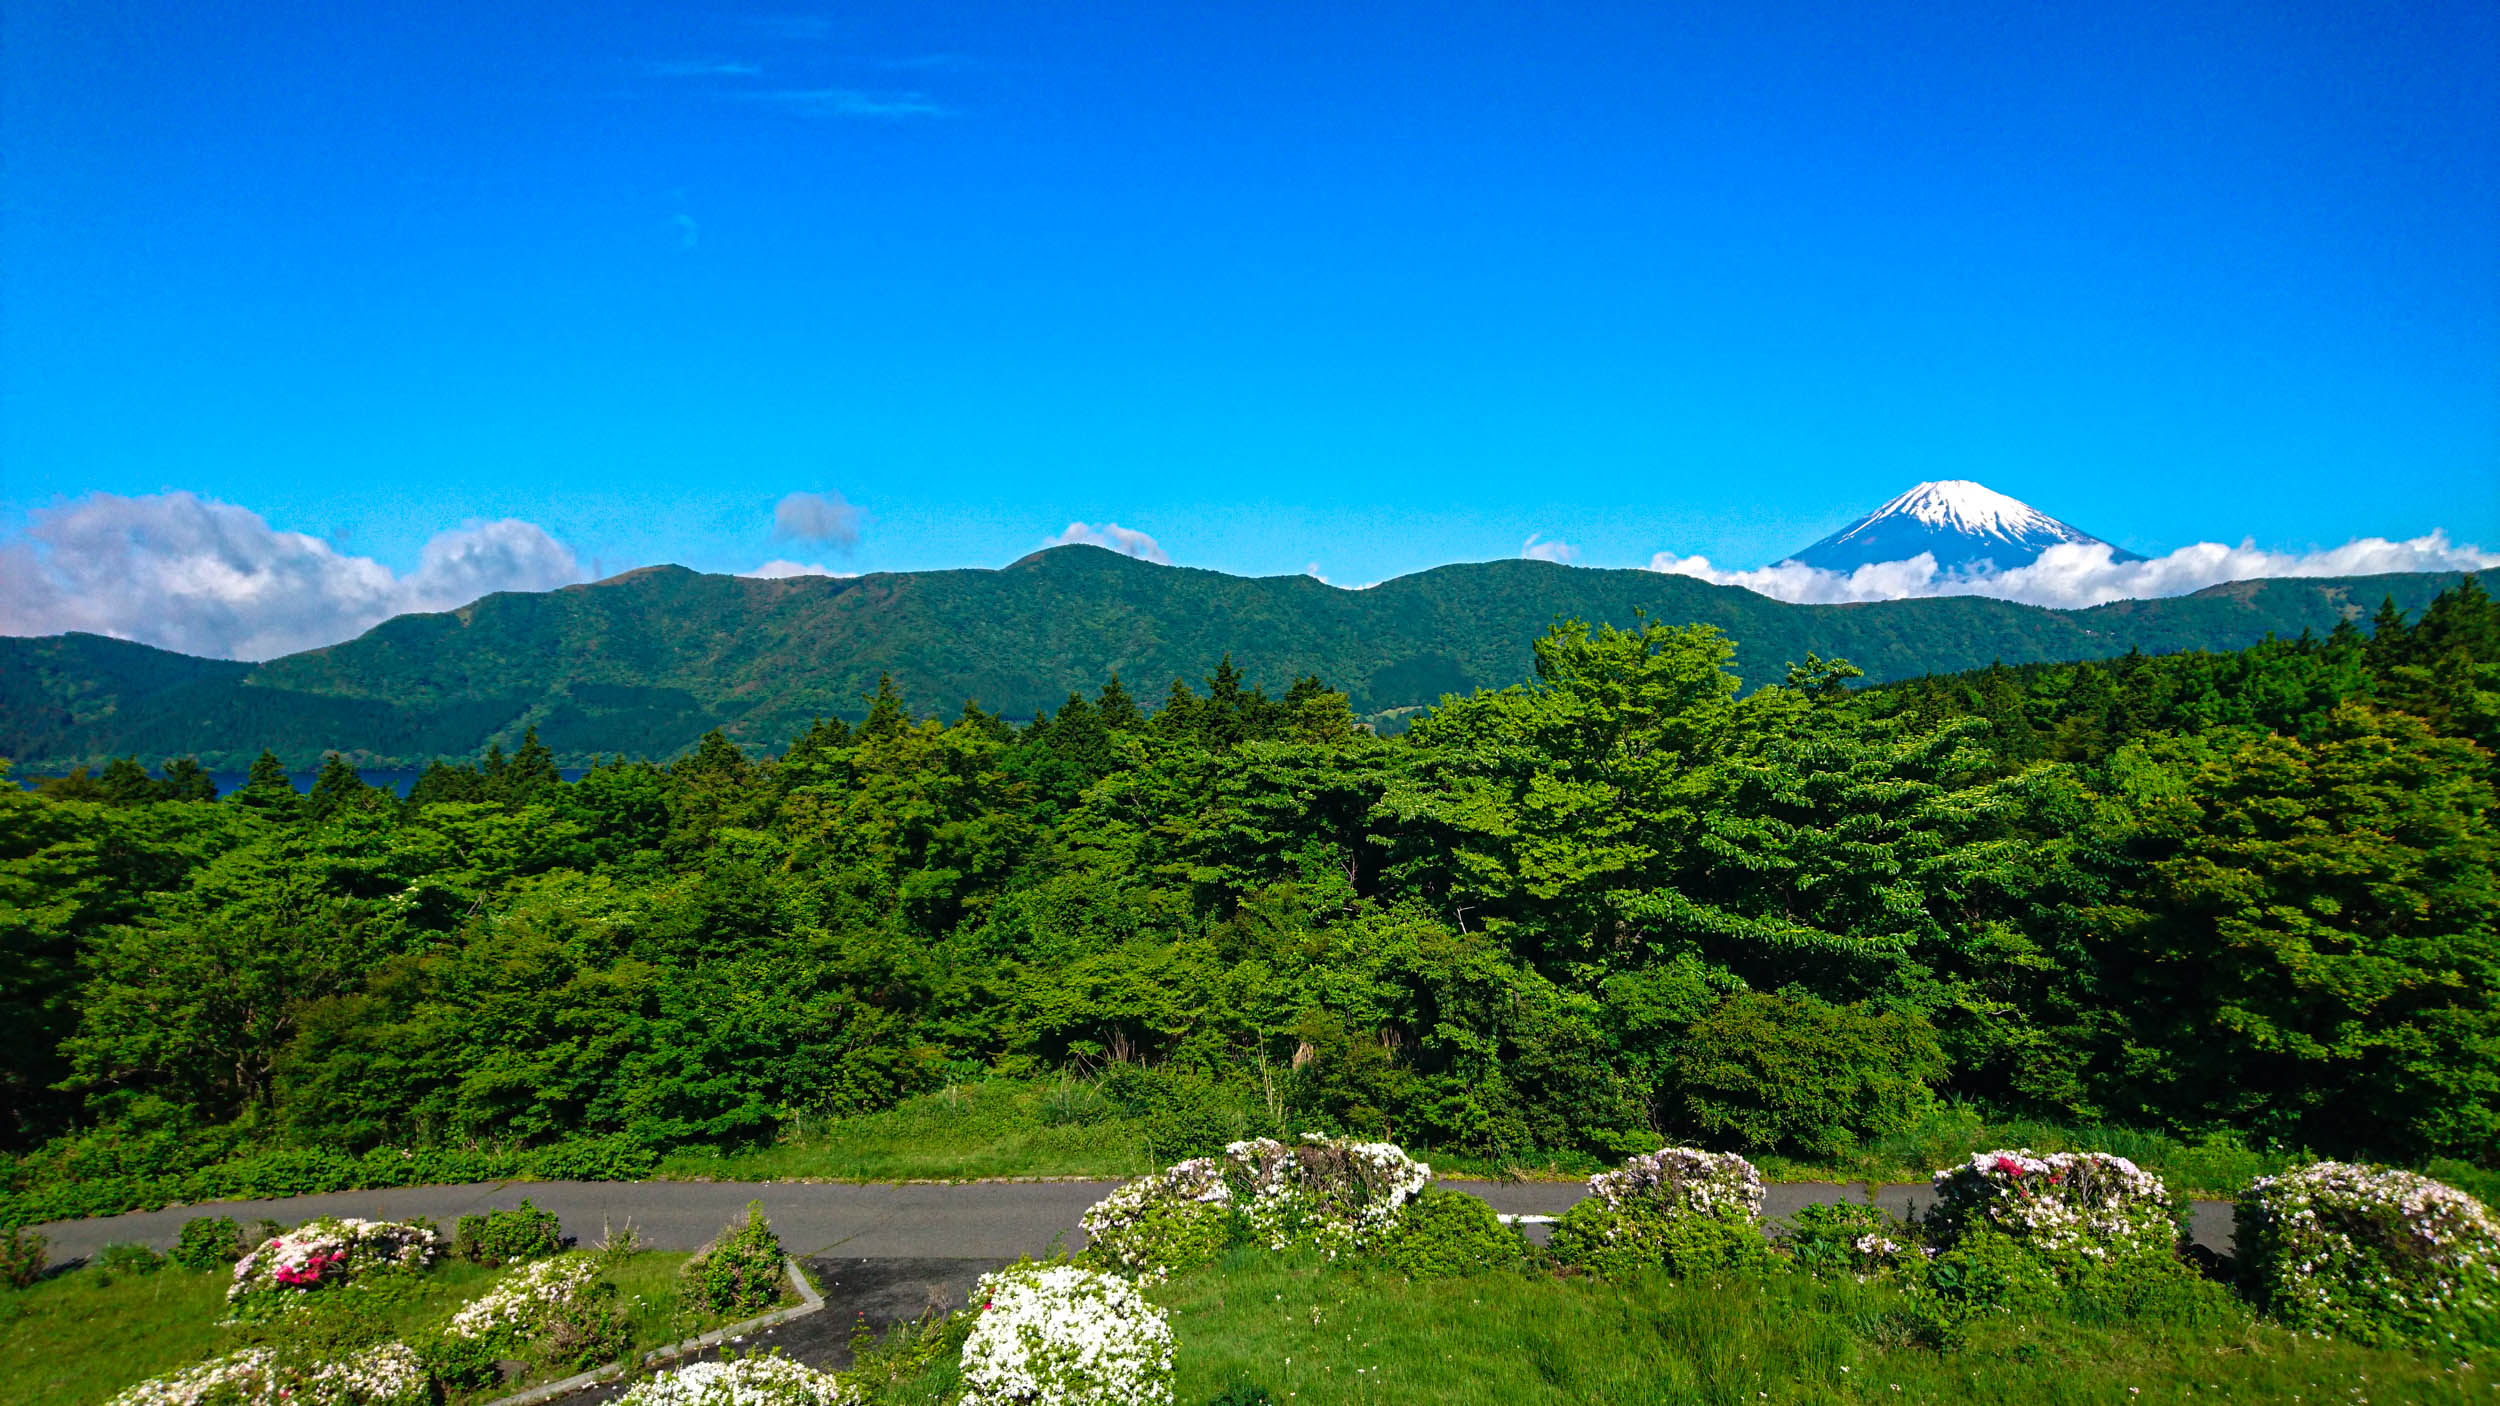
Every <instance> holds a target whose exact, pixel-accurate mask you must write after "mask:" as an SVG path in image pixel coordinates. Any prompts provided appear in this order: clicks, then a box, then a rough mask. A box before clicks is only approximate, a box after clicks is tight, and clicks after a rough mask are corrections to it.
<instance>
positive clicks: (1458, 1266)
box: [1379, 1186, 1528, 1279]
mask: <svg viewBox="0 0 2500 1406" xmlns="http://www.w3.org/2000/svg"><path fill="white" fill-rule="evenodd" d="M1527 1250H1528V1240H1527V1237H1526V1236H1524V1235H1522V1234H1520V1233H1519V1232H1518V1231H1517V1230H1515V1229H1513V1228H1511V1227H1510V1226H1507V1225H1504V1224H1502V1218H1501V1217H1500V1216H1498V1215H1496V1214H1494V1211H1493V1208H1492V1207H1491V1206H1488V1205H1486V1204H1484V1202H1482V1201H1480V1200H1478V1199H1476V1198H1475V1197H1473V1196H1470V1195H1468V1194H1467V1193H1465V1192H1463V1191H1447V1190H1444V1189H1442V1188H1440V1187H1437V1186H1428V1187H1425V1188H1424V1189H1423V1190H1422V1191H1419V1192H1417V1193H1416V1194H1415V1198H1414V1199H1413V1200H1411V1201H1409V1202H1407V1203H1406V1207H1405V1209H1403V1210H1402V1211H1400V1212H1399V1213H1398V1218H1397V1220H1396V1221H1394V1222H1392V1223H1391V1225H1390V1227H1389V1230H1388V1233H1387V1234H1386V1235H1384V1236H1383V1237H1382V1238H1381V1243H1380V1251H1379V1253H1380V1258H1381V1259H1382V1261H1384V1262H1385V1263H1387V1264H1388V1265H1389V1267H1390V1268H1392V1269H1395V1270H1397V1271H1399V1272H1400V1273H1403V1274H1408V1275H1412V1276H1413V1277H1415V1278H1417V1279H1444V1278H1448V1277H1450V1276H1453V1275H1460V1274H1482V1273H1485V1272H1486V1271H1488V1270H1494V1269H1501V1268H1505V1267H1507V1266H1510V1265H1515V1264H1517V1263H1519V1261H1520V1258H1521V1257H1522V1256H1523V1255H1525V1254H1526V1253H1527Z"/></svg>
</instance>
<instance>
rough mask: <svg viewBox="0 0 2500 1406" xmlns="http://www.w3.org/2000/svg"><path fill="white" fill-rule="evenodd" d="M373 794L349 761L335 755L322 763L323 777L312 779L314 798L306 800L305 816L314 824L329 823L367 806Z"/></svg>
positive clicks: (321, 775)
mask: <svg viewBox="0 0 2500 1406" xmlns="http://www.w3.org/2000/svg"><path fill="white" fill-rule="evenodd" d="M373 791H374V788H373V787H371V786H368V785H366V784H365V779H364V778H363V777H361V776H359V775H357V774H356V769H355V768H354V767H352V766H349V765H348V764H347V759H346V758H344V757H341V756H340V755H339V754H338V753H336V752H332V753H331V754H329V756H327V757H325V758H323V759H322V762H321V774H320V775H319V776H316V777H314V778H313V786H312V794H311V795H309V796H306V797H305V798H304V814H305V815H306V816H308V817H309V818H311V819H314V820H327V819H329V818H330V817H331V816H333V815H336V814H338V813H339V812H340V811H342V810H346V809H348V808H349V807H351V806H356V805H360V804H362V803H364V801H365V799H366V797H367V796H368V795H370V794H372V793H373Z"/></svg>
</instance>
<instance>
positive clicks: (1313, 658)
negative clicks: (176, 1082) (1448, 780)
mask: <svg viewBox="0 0 2500 1406" xmlns="http://www.w3.org/2000/svg"><path fill="white" fill-rule="evenodd" d="M2457 579H2458V578H2457V577H2456V576H2454V575H2442V574H2421V575H2402V576H2385V577H2367V578H2332V579H2313V580H2283V581H2256V582H2244V583H2239V584H2235V585H2230V586H2222V587H2216V588H2213V589H2211V590H2208V591H2204V592H2200V593H2198V594H2196V595H2193V596H2185V597H2178V598H2173V599H2167V600H2153V601H2128V602H2120V603H2117V604H2112V605H2107V606H2100V607H2095V608H2093V609H2089V610H2076V611H2055V610H2046V609H2041V608H2039V607H2034V606H2025V605H2016V604H2011V603H2008V602H2004V601H1996V600H1985V599H1978V598H1967V597H1965V598H1952V599H1945V598H1936V599H1926V600H1909V601H1895V602H1885V603H1880V604H1869V605H1846V606H1809V605H1790V604H1786V603H1783V602H1780V601H1776V600H1772V599H1769V598H1767V597H1764V596H1760V595H1756V594H1754V593H1752V592H1750V591H1744V590H1740V589H1736V588H1733V587H1724V586H1713V585H1710V584H1707V583H1705V582H1701V581H1697V580H1693V579H1690V578H1687V577H1680V576H1668V575H1662V574H1659V573H1655V572H1648V571H1634V570H1598V569H1590V568H1578V567H1565V566H1558V565H1554V564H1552V563H1547V562H1535V561H1497V562H1481V563H1472V564H1465V565H1456V566H1445V567H1439V568H1436V569H1434V570H1431V571H1425V572H1420V573H1417V574H1415V575H1412V576H1404V577H1399V578H1397V579H1395V580H1392V581H1386V582H1383V583H1381V584H1379V585H1377V586H1374V587H1371V588H1369V589H1367V590H1361V591H1346V590H1340V589H1338V588H1335V587H1332V586H1328V585H1325V584H1323V583H1321V582H1319V581H1316V580H1313V579H1311V578H1308V577H1303V576H1280V577H1262V578H1249V577H1239V576H1229V575H1225V574H1223V573H1221V572H1214V571H1204V570H1196V569H1192V568H1186V567H1168V566H1158V565H1154V564H1151V563H1147V562H1141V561H1136V560H1133V559H1131V558H1128V557H1123V556H1120V555H1118V554H1115V553H1112V552H1108V551H1104V550H1102V549H1100V548H1094V547H1062V548H1055V549H1052V550H1049V551H1045V552H1040V553H1036V554H1034V555H1033V556H1030V557H1027V558H1025V559H1023V560H1022V561H1019V562H1016V563H1014V564H1013V565H1010V566H1008V567H1006V568H1004V569H1002V570H997V571H988V570H956V571H929V572H895V573H879V574H874V575H868V576H861V577H853V578H828V577H797V578H788V579H782V580H759V579H754V578H747V577H735V576H717V575H705V574H701V573H697V572H693V571H688V570H686V569H684V568H681V567H652V568H647V569H644V570H640V571H635V572H629V573H627V574H625V575H622V576H618V577H614V578H611V579H609V580H606V581H602V582H598V583H596V584H592V585H585V586H574V587H567V588H564V589H562V590H557V591H550V592H545V593H536V594H524V593H510V594H501V595H493V596H488V597H486V598H484V599H482V600H479V601H477V602H474V603H473V604H471V605H468V606H466V607H463V608H462V609H460V610H456V611H450V612H445V613H441V614H431V615H404V616H400V617H397V618H395V619H391V620H388V621H385V622H383V623H382V624H380V625H378V626H376V627H374V628H373V629H372V630H370V631H368V632H366V633H365V634H364V635H362V636H360V637H358V638H357V639H354V640H350V641H347V642H345V643H342V644H338V645H334V646H331V647H329V648H325V649H317V650H310V651H306V652H304V653H301V654H295V655H290V656H287V657H285V658H282V659H276V660H271V661H269V662H267V663H265V664H260V665H257V666H253V665H245V664H236V663H231V662H227V661H218V660H201V659H193V658H190V657H188V656H184V655H179V654H172V653H169V652H166V651H162V650H153V649H149V648H147V647H146V646H141V645H133V644H128V643H125V642H120V641H110V640H103V639H99V638H96V637H93V636H56V637H50V638H44V639H0V680H5V683H0V755H5V756H9V757H11V758H13V759H15V760H16V762H17V763H18V764H19V765H20V766H21V767H23V768H29V769H35V770H48V769H55V768H59V767H64V766H69V765H76V764H95V763H100V762H101V761H103V760H104V759H106V758H108V757H111V756H118V755H128V754H137V755H139V756H141V757H144V758H148V759H150V760H154V759H157V758H161V757H167V756H176V755H192V756H196V757H198V758H199V759H200V760H201V761H202V762H203V763H205V764H206V765H208V766H210V767H212V768H217V769H226V768H239V767H240V766H242V765H243V764H244V763H246V762H248V761H249V760H250V759H251V758H252V757H253V756H255V755H256V754H257V753H258V752H260V751H261V750H262V749H264V748H267V749H270V750H273V751H274V752H276V753H277V754H278V755H279V757H280V758H282V759H283V760H284V761H286V762H287V763H288V764H289V765H293V766H308V765H311V764H313V763H315V762H317V761H318V760H319V758H320V757H321V755H322V754H323V753H325V752H328V751H338V752H341V753H343V754H345V755H346V756H348V757H349V758H350V759H351V760H353V761H356V762H357V763H359V764H363V765H395V764H418V763H422V762H423V761H425V760H427V759H430V758H432V757H435V756H453V757H468V756H476V755H478V754H480V753H482V752H483V751H484V750H485V749H486V748H487V746H488V745H489V744H490V743H500V744H502V745H503V746H505V747H507V748H510V747H512V746H514V745H517V743H518V742H519V740H520V737H521V735H522V734H523V732H524V731H525V730H526V729H528V728H530V727H533V726H534V727H536V728H537V730H538V733H539V736H540V737H541V739H543V740H544V741H545V742H546V744H547V745H548V746H550V747H551V748H553V749H554V751H555V752H556V754H557V756H558V757H559V758H560V759H562V760H565V761H567V762H572V761H582V760H587V759H588V758H590V757H591V756H593V755H596V754H608V753H618V752H622V753H627V754H631V755H643V756H655V757H666V756H673V755H676V754H677V753H680V752H682V751H684V750H685V749H686V748H688V747H690V746H691V745H692V744H693V743H694V741H695V739H696V738H698V737H699V736H701V735H702V733H703V732H704V731H705V730H707V729H709V728H712V727H715V726H717V727H720V728H721V729H723V731H724V732H725V733H726V734H727V735H728V736H729V737H730V738H731V739H732V740H734V741H738V742H740V743H743V744H745V745H748V746H760V747H779V746H781V745H783V744H785V743H786V742H788V741H789V739H791V738H793V737H795V736H797V735H798V734H799V733H800V732H801V731H803V730H804V729H805V727H806V726H807V724H808V722H809V720H810V719H811V718H814V717H817V716H846V717H850V718H854V719H856V718H858V717H859V716H861V709H862V706H863V704H862V701H861V700H862V699H863V698H864V696H865V695H867V694H868V693H870V692H872V691H873V690H874V689H875V687H876V683H877V680H878V678H879V677H880V676H881V675H889V674H890V675H891V676H892V677H893V678H894V679H895V680H896V682H897V684H898V686H899V687H900V688H901V689H902V691H903V692H904V694H905V695H906V696H908V697H912V698H916V699H923V700H932V699H956V700H962V699H967V698H969V699H978V700H979V701H980V702H981V704H982V705H983V706H984V707H985V708H987V709H989V710H990V711H992V712H996V713H1000V714H1003V715H1005V716H1008V717H1019V718H1020V717H1029V716H1031V715H1033V714H1034V713H1035V712H1037V711H1040V710H1043V709H1047V708H1050V707H1054V706H1056V704H1057V702H1058V701H1059V700H1060V699H1062V698H1064V697H1066V696H1067V694H1068V693H1070V692H1072V691H1078V690H1091V689H1095V688H1098V687H1100V686H1101V684H1102V683H1103V682H1105V681H1106V680H1108V679H1109V678H1110V677H1111V676H1112V675H1114V674H1117V675H1119V676H1120V677H1121V678H1122V679H1123V680H1124V681H1125V682H1126V683H1127V684H1129V685H1130V687H1131V688H1132V689H1133V690H1134V691H1135V692H1136V693H1137V694H1138V695H1139V696H1141V697H1143V698H1147V699H1149V700H1151V699H1154V698H1159V697H1160V696H1161V695H1162V693H1163V691H1164V689H1165V687H1166V685H1168V683H1169V682H1170V681H1171V680H1172V679H1174V678H1177V677H1183V676H1187V677H1192V678H1194V677H1197V676H1198V675H1199V674H1201V673H1203V672H1204V670H1205V668H1206V667H1207V661H1209V660H1211V659H1215V658H1218V657H1221V656H1222V655H1224V654H1226V653H1229V654H1230V655H1231V656H1232V658H1233V659H1234V661H1235V663H1236V664H1237V665H1238V666H1239V667H1240V668H1241V670H1242V672H1243V674H1244V676H1245V677H1246V678H1247V679H1248V680H1249V681H1250V682H1251V683H1252V684H1253V685H1257V686H1263V687H1266V688H1268V689H1269V690H1270V691H1277V690H1281V689H1282V687H1283V686H1284V685H1285V684H1286V683H1288V682H1289V681H1290V680H1292V679H1294V678H1298V677H1301V676H1303V675H1306V674H1316V675H1319V676H1320V677H1322V678H1325V679H1328V680H1329V681H1330V682H1331V684H1332V685H1333V686H1336V687H1339V688H1343V689H1344V690H1346V692H1347V693H1348V695H1349V697H1350V699H1351V700H1352V705H1353V707H1354V709H1355V711H1356V712H1357V713H1358V714H1361V715H1366V716H1373V717H1395V716H1398V715H1400V714H1401V713H1403V712H1405V711H1411V710H1413V709H1416V708H1419V707H1422V706H1425V705H1428V704H1430V703H1432V702H1433V701H1434V700H1436V699H1437V698H1439V697H1440V696H1442V695H1443V694H1446V693H1460V692H1465V691H1467V690H1469V689H1471V688H1475V687H1499V686H1502V685H1505V684H1509V683H1514V682H1517V681H1519V680H1521V679H1524V678H1526V677H1527V676H1528V673H1529V670H1530V662H1531V661H1530V655H1529V644H1530V642H1531V641H1533V640H1534V639H1535V638H1536V637H1537V636H1538V635H1539V634H1540V633H1541V632H1543V631H1544V630H1545V629H1546V628H1547V627H1548V626H1550V625H1551V624H1552V623H1553V622H1554V621H1555V620H1556V619H1561V618H1570V619H1584V620H1614V621H1628V620H1630V619H1632V618H1633V617H1634V615H1635V613H1636V612H1643V613H1646V614H1647V615H1648V617H1649V618H1651V619H1656V620H1663V621H1668V622H1673V623H1683V622H1687V621H1690V622H1699V623H1706V624H1711V625H1715V626H1717V627H1719V628H1720V629H1722V630H1725V631H1726V632H1727V633H1728V634H1729V635H1730V636H1732V637H1733V638H1734V639H1736V640H1737V641H1738V652H1737V657H1736V671H1737V673H1738V675H1739V676H1740V677H1741V678H1743V679H1744V680H1745V681H1746V682H1747V684H1748V686H1753V685H1758V684H1760V683H1763V682H1767V681H1771V680H1774V679H1776V678H1778V677H1779V676H1780V674H1781V671H1782V670H1783V669H1784V668H1785V667H1786V665H1787V664H1788V662H1790V661H1792V660H1796V659H1801V658H1803V657H1804V656H1805V655H1806V654H1807V653H1808V652H1813V653H1817V654H1821V655H1824V656H1826V657H1830V656H1846V657H1847V658H1849V659H1851V660H1852V661H1854V662H1855V663H1857V664H1858V665H1859V666H1860V667H1862V668H1863V669H1865V670H1866V672H1867V675H1868V677H1869V678H1870V679H1872V680H1875V681H1884V680H1891V679H1900V678H1906V677H1911V676H1915V675H1919V674H1925V673H1931V672H1949V671H1953V670H1960V669H1968V668H1976V667H1981V666H1985V665H1987V664H1989V663H1991V662H1995V661H2000V660H2001V661H2003V662H2005V663H2008V664H2023V663H2039V662H2051V661H2060V660H2072V659H2089V658H2104V657H2110V656H2115V655H2120V654H2124V653H2126V652H2127V651H2129V650H2130V649H2141V650H2143V651H2145V652H2148V653H2164V652H2170V651H2174V650H2179V649H2231V648H2237V647H2240V646H2244V645H2247V644H2251V643H2254V642H2255V641H2257V640H2258V639H2261V638H2263V637H2264V636H2265V635H2266V634H2267V633H2269V632H2272V633H2276V634H2281V635H2285V636H2292V635H2297V634H2299V633H2300V632H2301V631H2302V630H2311V631H2315V632H2318V633H2324V632H2325V631H2327V630H2328V629H2331V628H2332V627H2333V626H2334V625H2335V624H2336V623H2337V622H2338V621H2339V620H2343V619H2347V618H2350V617H2351V616H2353V615H2354V614H2356V613H2359V612H2363V611H2366V610H2369V609H2371V608H2374V607H2376V606H2377V604H2378V603H2379V601H2380V600H2381V599H2382V598H2385V597H2388V596H2392V597H2394V599H2395V600H2396V603H2397V605H2398V606H2399V607H2400V608H2403V609H2406V610H2419V609H2420V608H2421V607H2422V606H2423V605H2425V604H2426V603H2427V602H2428V601H2429V600H2430V599H2431V598H2432V597H2433V596H2434V595H2436V594H2437V593H2438V592H2439V591H2440V590H2441V589H2443V588H2445V587H2447V586H2451V585H2454V584H2455V583H2456V581H2457Z"/></svg>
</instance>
